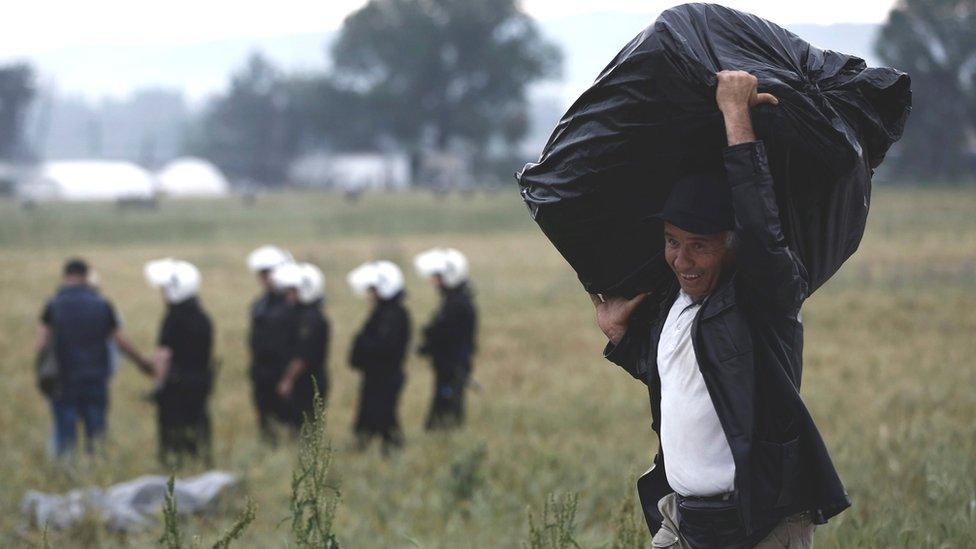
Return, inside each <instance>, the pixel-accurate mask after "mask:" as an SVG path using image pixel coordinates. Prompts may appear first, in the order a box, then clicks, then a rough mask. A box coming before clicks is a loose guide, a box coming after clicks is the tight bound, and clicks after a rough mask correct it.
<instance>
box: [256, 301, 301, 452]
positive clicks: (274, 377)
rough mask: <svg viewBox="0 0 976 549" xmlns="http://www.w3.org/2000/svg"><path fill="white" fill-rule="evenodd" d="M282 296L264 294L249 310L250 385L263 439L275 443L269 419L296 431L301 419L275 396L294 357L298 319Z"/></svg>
mask: <svg viewBox="0 0 976 549" xmlns="http://www.w3.org/2000/svg"><path fill="white" fill-rule="evenodd" d="M296 312H297V311H296V309H295V307H293V306H291V305H289V304H288V303H286V302H285V300H284V298H283V297H282V296H279V295H278V294H275V293H273V292H267V293H265V294H264V295H263V296H261V297H260V298H258V299H257V300H256V301H255V302H254V304H253V305H252V306H251V331H250V337H249V342H250V347H251V372H250V373H251V384H252V389H253V396H254V406H255V407H256V408H257V412H258V424H259V427H260V429H261V434H262V436H263V437H264V438H265V439H266V440H268V441H270V442H274V440H275V437H274V430H273V428H272V425H271V421H272V419H276V420H278V421H280V422H282V423H285V424H287V425H290V426H292V427H297V426H298V425H299V422H300V419H301V418H300V417H299V416H298V415H297V414H296V412H295V408H294V406H292V403H291V401H290V400H287V399H283V398H281V397H280V396H278V393H277V387H278V382H279V381H281V378H282V376H284V374H285V372H286V371H287V369H288V364H289V363H290V362H291V360H292V359H293V358H294V356H295V351H296V349H297V337H298V316H297V314H296Z"/></svg>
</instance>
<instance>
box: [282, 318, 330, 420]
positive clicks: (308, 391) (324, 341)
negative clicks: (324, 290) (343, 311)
mask: <svg viewBox="0 0 976 549" xmlns="http://www.w3.org/2000/svg"><path fill="white" fill-rule="evenodd" d="M297 326H298V337H297V344H298V350H297V353H296V354H297V356H298V358H301V359H302V361H303V362H304V363H305V371H304V372H302V374H301V375H300V376H298V379H297V380H295V386H294V388H293V389H292V396H291V399H292V405H293V406H294V408H295V410H296V412H297V414H298V417H299V418H302V417H305V416H307V417H312V414H313V412H314V404H315V390H316V388H318V392H319V396H320V397H321V398H322V401H323V404H324V403H325V399H326V397H328V394H329V377H328V372H327V371H326V367H325V360H326V358H327V357H328V356H329V338H330V331H331V330H330V326H329V321H328V319H327V318H326V317H325V315H324V314H323V313H322V300H318V301H316V302H314V303H308V304H303V305H299V306H298V322H297Z"/></svg>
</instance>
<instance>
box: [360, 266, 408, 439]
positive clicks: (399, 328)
mask: <svg viewBox="0 0 976 549" xmlns="http://www.w3.org/2000/svg"><path fill="white" fill-rule="evenodd" d="M348 282H349V285H350V286H351V287H352V288H353V290H354V291H355V292H356V293H358V294H360V295H368V296H369V297H370V299H371V300H372V302H373V310H372V312H371V313H370V315H369V318H368V319H367V320H366V323H365V324H364V325H363V327H362V328H361V329H360V330H359V332H358V333H357V334H356V337H355V340H354V342H353V346H352V351H351V353H350V357H349V362H350V364H351V366H352V367H353V368H355V369H356V370H359V371H360V372H362V383H361V385H360V394H359V411H358V414H357V415H356V423H355V425H354V428H353V429H354V431H355V433H356V438H357V443H358V447H359V448H360V449H365V448H366V446H367V445H368V444H369V441H370V440H371V439H372V438H374V437H377V436H378V437H379V438H380V439H381V440H382V451H383V453H384V454H389V453H390V452H391V451H393V450H395V449H397V448H399V447H400V446H402V445H403V434H402V431H401V429H400V423H399V421H398V419H397V403H398V401H399V399H400V392H401V390H402V388H403V384H404V381H405V376H404V373H403V360H404V357H405V355H406V350H407V345H408V343H409V341H410V314H409V313H408V312H407V310H406V308H405V307H404V306H403V297H404V290H403V273H402V272H401V271H400V269H399V267H397V266H396V265H394V264H393V263H391V262H389V261H375V262H371V263H366V264H364V265H361V266H360V267H358V268H357V269H355V270H354V271H352V272H351V273H349V276H348Z"/></svg>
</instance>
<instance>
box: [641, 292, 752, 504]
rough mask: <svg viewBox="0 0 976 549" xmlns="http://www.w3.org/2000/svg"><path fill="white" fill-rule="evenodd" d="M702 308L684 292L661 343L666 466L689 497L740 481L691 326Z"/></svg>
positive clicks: (709, 493) (718, 490)
mask: <svg viewBox="0 0 976 549" xmlns="http://www.w3.org/2000/svg"><path fill="white" fill-rule="evenodd" d="M700 308H701V304H696V303H694V302H693V301H692V299H691V297H690V296H688V294H686V293H684V292H683V291H682V292H680V293H679V294H678V298H677V299H676V300H675V302H674V305H672V306H671V311H670V312H668V318H667V320H665V322H664V328H663V330H662V331H661V341H660V343H659V344H658V347H657V368H658V373H659V374H660V376H661V448H662V450H663V451H664V468H665V471H666V472H667V477H668V484H670V485H671V488H673V489H674V491H675V492H677V493H679V494H681V495H683V496H714V495H718V494H724V493H727V492H731V491H732V490H733V487H734V480H735V462H734V461H732V450H731V449H730V448H729V442H728V440H727V439H726V438H725V432H724V431H723V430H722V424H721V423H720V422H719V419H718V414H717V413H716V412H715V405H714V404H713V403H712V398H711V397H710V396H709V394H708V389H707V388H706V387H705V379H704V378H703V377H702V374H701V370H700V369H699V368H698V360H697V358H696V357H695V348H694V346H693V345H692V342H691V325H692V323H693V321H694V319H695V315H696V314H697V313H698V310H699V309H700Z"/></svg>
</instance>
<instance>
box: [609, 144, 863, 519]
mask: <svg viewBox="0 0 976 549" xmlns="http://www.w3.org/2000/svg"><path fill="white" fill-rule="evenodd" d="M724 160H725V170H726V176H727V178H728V180H729V183H730V184H731V186H732V203H733V208H734V210H735V233H736V237H737V239H738V248H737V251H736V260H735V266H734V268H733V269H729V270H728V271H727V272H726V273H724V274H723V277H722V279H721V280H720V282H719V283H718V285H717V286H716V289H715V290H714V291H713V292H712V293H711V294H710V295H709V296H708V297H707V298H705V300H704V302H703V304H702V307H701V308H700V309H699V311H698V314H697V316H696V317H695V320H694V324H693V328H692V343H693V346H694V349H695V355H696V357H697V359H698V364H699V368H700V369H701V372H702V376H703V377H704V380H705V385H706V387H707V388H708V392H709V395H710V396H711V398H712V402H713V403H714V404H715V409H716V411H717V413H718V417H719V420H720V422H721V424H722V428H723V430H724V431H725V436H726V437H727V439H728V442H729V447H730V448H731V450H732V458H733V460H734V462H735V493H736V498H737V499H738V503H739V510H740V514H741V519H742V523H743V525H744V526H745V529H746V531H747V532H748V533H752V532H755V531H757V530H761V529H764V528H769V527H770V526H771V525H773V524H775V523H777V522H778V521H779V520H781V519H782V518H783V517H785V516H788V515H790V514H793V513H796V512H800V511H810V512H811V513H812V516H813V518H814V521H815V522H817V523H824V522H826V520H827V519H828V518H830V517H832V516H834V515H836V514H838V513H840V512H841V511H843V510H844V509H845V508H847V507H848V506H849V505H850V499H849V498H848V496H847V493H846V491H845V490H844V486H843V484H841V481H840V478H839V477H838V475H837V471H836V470H835V469H834V466H833V463H832V462H831V460H830V456H829V455H828V453H827V448H826V446H825V445H824V441H823V439H822V438H821V437H820V433H819V432H818V430H817V427H816V425H815V424H814V422H813V418H811V416H810V413H809V412H808V411H807V408H806V406H804V404H803V402H802V400H800V393H799V390H800V378H801V372H802V364H803V325H802V323H801V321H800V318H799V317H800V315H799V313H800V307H801V305H802V304H803V301H804V299H805V298H806V297H807V296H808V295H809V290H808V288H809V285H808V282H807V280H808V278H807V272H806V270H805V269H804V266H803V264H802V263H801V262H800V261H799V260H798V259H797V258H796V256H795V255H794V253H793V252H792V251H791V250H790V249H789V248H788V247H787V245H786V241H785V239H784V237H783V232H782V229H781V227H780V220H779V213H778V209H777V204H776V196H775V193H774V190H773V180H772V177H771V176H770V172H769V167H768V163H767V160H766V153H765V149H764V147H763V144H762V142H761V141H756V142H752V143H744V144H740V145H736V146H732V147H728V148H727V149H726V150H725V153H724ZM677 288H678V286H677V281H675V282H674V285H673V287H672V289H671V292H670V294H669V295H668V296H667V297H666V298H665V299H663V300H661V301H660V303H661V307H660V309H659V310H656V311H651V310H647V309H648V308H647V307H645V308H644V309H643V310H639V311H638V312H637V313H635V316H634V318H633V319H632V321H631V324H630V326H629V328H628V330H627V333H626V334H625V335H624V337H623V338H622V339H621V340H620V341H619V342H618V343H617V345H616V346H614V345H612V344H608V345H607V348H606V350H605V352H604V355H605V356H606V358H607V359H609V360H610V361H612V362H614V363H615V364H617V365H619V366H621V367H623V368H624V369H625V370H627V371H628V372H629V373H630V374H631V375H632V376H634V377H635V378H637V379H639V380H641V381H643V382H644V383H645V384H646V385H647V387H648V392H649V394H650V399H651V413H652V415H653V420H652V424H651V426H652V428H653V429H654V431H655V432H656V433H658V434H660V431H659V428H660V413H661V395H660V387H661V380H660V377H659V375H658V370H657V363H656V357H657V346H658V342H659V341H660V335H661V329H662V327H663V324H664V320H665V318H666V316H667V312H668V310H669V309H670V306H671V304H672V303H673V302H674V299H675V296H676V294H677ZM637 486H638V493H639V495H640V499H641V505H642V507H643V511H644V516H645V519H646V520H647V523H648V527H649V528H650V529H651V530H652V531H656V530H657V529H658V528H660V525H661V520H662V517H661V516H660V514H659V512H658V509H657V502H658V500H659V499H661V498H662V497H663V496H665V495H667V494H668V493H670V492H672V491H673V490H672V489H671V487H670V486H669V485H668V481H667V477H666V475H665V472H664V456H663V454H662V452H661V451H660V450H659V451H658V453H657V455H656V456H655V458H654V465H653V466H652V467H651V469H650V470H649V471H648V472H647V473H645V474H644V475H643V476H642V477H641V478H640V480H638V483H637Z"/></svg>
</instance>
